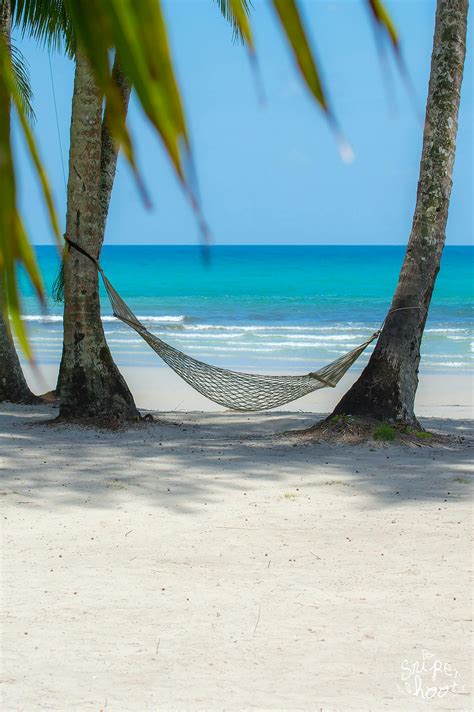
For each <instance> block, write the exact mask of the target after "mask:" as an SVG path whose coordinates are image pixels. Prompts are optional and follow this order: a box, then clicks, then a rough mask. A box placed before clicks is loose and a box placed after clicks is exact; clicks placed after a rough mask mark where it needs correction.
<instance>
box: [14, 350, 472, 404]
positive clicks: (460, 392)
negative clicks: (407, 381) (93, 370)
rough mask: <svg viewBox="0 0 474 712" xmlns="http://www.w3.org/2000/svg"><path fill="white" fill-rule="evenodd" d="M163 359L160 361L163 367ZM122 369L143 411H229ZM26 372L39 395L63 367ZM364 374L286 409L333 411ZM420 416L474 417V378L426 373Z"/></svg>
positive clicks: (176, 381)
mask: <svg viewBox="0 0 474 712" xmlns="http://www.w3.org/2000/svg"><path fill="white" fill-rule="evenodd" d="M160 363H161V361H160V360H159V359H158V357H157V364H160ZM121 371H122V373H123V375H124V376H125V379H126V381H127V383H128V385H129V387H130V389H131V391H132V393H133V395H134V397H135V401H136V403H137V405H138V406H139V407H140V408H146V409H149V410H158V409H159V410H164V411H174V410H176V411H184V412H189V411H193V410H200V411H201V410H204V411H207V412H224V408H222V407H221V406H219V405H216V404H215V403H212V401H209V400H208V399H207V398H204V396H201V395H200V394H199V393H196V391H194V390H193V389H192V388H191V387H190V386H188V384H187V383H185V382H184V381H183V380H182V379H181V378H179V376H177V375H176V374H175V373H174V372H173V371H172V370H171V369H169V368H167V367H160V366H159V365H158V366H157V367H156V368H139V367H133V366H132V367H130V366H128V367H124V368H122V367H121ZM25 372H26V374H27V376H28V379H29V381H30V383H31V386H32V388H33V390H34V391H35V392H38V393H44V392H45V391H47V390H51V389H52V388H54V387H55V385H56V380H57V374H58V367H57V366H50V365H40V367H39V376H40V377H38V375H36V376H35V374H33V373H32V372H31V369H29V368H28V366H25ZM357 377H358V373H357V372H356V371H355V369H353V370H352V371H350V372H349V373H348V374H347V375H346V376H345V377H344V378H343V379H342V381H341V382H340V383H339V384H338V386H337V388H325V389H323V390H320V391H315V392H314V393H311V394H310V395H308V396H305V397H304V398H300V399H299V400H297V401H295V402H294V403H289V404H288V405H286V406H284V410H285V411H286V412H298V413H301V412H316V413H324V412H330V411H331V410H332V408H333V407H334V406H335V405H336V403H337V402H338V401H339V400H340V398H341V396H342V395H343V394H344V393H345V392H346V391H347V390H348V388H349V387H350V385H351V384H352V383H353V382H354V381H355V380H356V378H357ZM416 412H417V414H419V415H420V416H422V417H426V416H434V417H437V418H472V417H473V413H474V392H473V380H472V377H470V376H468V375H467V374H465V373H462V374H459V375H458V374H455V373H454V374H453V373H448V374H446V375H444V374H443V375H441V374H436V375H434V374H424V373H422V374H421V376H420V384H419V387H418V391H417V398H416Z"/></svg>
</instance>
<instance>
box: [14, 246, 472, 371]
mask: <svg viewBox="0 0 474 712" xmlns="http://www.w3.org/2000/svg"><path fill="white" fill-rule="evenodd" d="M36 250H37V255H38V260H39V264H40V268H41V272H42V274H43V278H44V283H45V288H46V291H47V292H48V294H49V296H48V300H47V311H46V313H42V312H41V309H40V307H39V305H38V302H37V300H36V299H35V297H34V295H33V293H32V290H31V287H30V286H29V285H28V284H27V283H26V281H25V280H24V279H22V280H21V283H22V294H23V302H22V304H23V314H24V318H25V321H26V322H27V325H28V330H29V336H30V340H31V343H32V345H33V348H34V351H35V355H36V358H37V360H38V361H39V362H42V363H57V362H59V359H60V356H61V340H62V305H61V304H56V303H55V302H54V300H53V299H52V297H51V296H50V294H51V286H52V283H53V281H54V278H55V275H56V272H57V268H58V254H57V251H56V249H55V248H54V247H49V246H39V247H37V248H36ZM404 251H405V249H404V247H401V246H400V247H398V246H350V247H349V246H215V247H212V248H211V250H210V259H209V260H208V261H206V260H204V259H203V253H202V248H201V247H199V246H106V247H104V250H103V255H102V266H103V268H104V271H105V273H106V274H107V276H108V278H109V279H110V281H111V282H112V284H113V285H114V287H115V288H116V289H117V291H118V292H119V293H120V294H121V296H122V297H123V298H124V299H125V301H126V302H127V303H128V304H129V306H130V307H131V308H132V310H133V311H134V312H135V314H137V315H138V316H139V318H140V319H141V320H142V321H143V322H144V323H145V324H146V326H147V327H148V328H149V329H150V330H151V331H153V332H154V333H155V334H157V335H158V336H159V337H160V338H162V339H164V340H166V341H168V342H169V343H170V344H172V345H173V346H175V347H177V348H179V349H181V350H183V351H186V352H187V353H189V354H191V355H193V356H195V357H197V358H200V359H203V360H206V361H208V362H210V363H213V364H217V365H222V366H225V367H228V368H237V369H238V368H241V369H244V370H248V369H253V370H260V371H264V372H266V371H278V372H282V373H283V372H288V373H293V372H306V371H309V370H314V369H315V368H316V367H317V366H319V365H322V364H324V363H328V362H330V361H332V360H334V359H335V358H337V357H338V356H339V355H341V354H342V353H344V352H345V351H348V350H350V349H352V348H353V347H354V346H356V345H357V344H359V343H360V342H362V341H363V340H364V339H365V338H366V337H367V336H369V335H370V334H371V333H372V332H373V331H375V330H376V329H377V328H378V327H379V326H380V324H381V322H382V321H383V318H384V316H385V314H386V312H387V310H388V308H389V305H390V301H391V297H392V294H393V291H394V288H395V285H396V282H397V277H398V272H399V269H400V266H401V263H402V260H403V255H404ZM473 258H474V248H472V247H447V248H446V249H445V251H444V255H443V259H442V265H441V271H440V274H439V277H438V280H437V284H436V289H435V294H434V297H433V301H432V306H431V310H430V314H429V318H428V323H427V327H426V331H425V336H424V339H423V347H422V363H421V369H422V370H423V371H431V372H433V371H438V372H454V371H456V372H459V371H472V369H473V364H474V353H473V351H474V346H473V339H472V336H473V330H472V326H473V313H472V297H473V286H474V259H473ZM101 296H102V318H103V323H104V328H105V333H106V336H107V341H108V343H109V344H110V348H111V350H112V353H113V356H114V358H115V360H116V361H117V363H118V364H119V365H135V366H161V365H163V364H162V362H161V361H160V359H159V358H158V357H157V356H156V354H155V353H154V352H153V351H151V349H150V348H149V347H148V346H147V345H146V344H145V343H144V342H143V341H142V340H141V339H140V338H139V337H138V335H137V334H136V333H135V332H134V331H132V330H131V329H129V328H128V327H126V326H125V325H123V324H122V323H121V322H119V321H117V320H116V319H114V317H113V316H112V314H111V308H110V304H109V302H108V300H107V297H106V295H105V292H104V290H103V288H102V285H101ZM367 358H368V354H365V355H364V356H363V357H362V358H361V359H360V361H359V362H358V364H357V367H358V368H361V367H362V366H363V364H364V363H365V362H366V360H367Z"/></svg>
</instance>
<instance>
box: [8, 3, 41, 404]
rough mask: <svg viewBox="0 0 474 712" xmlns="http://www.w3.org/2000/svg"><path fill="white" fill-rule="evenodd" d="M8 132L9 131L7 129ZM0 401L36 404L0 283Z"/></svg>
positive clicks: (9, 13) (9, 25)
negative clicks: (18, 352) (15, 340)
mask: <svg viewBox="0 0 474 712" xmlns="http://www.w3.org/2000/svg"><path fill="white" fill-rule="evenodd" d="M10 32H11V6H10V0H3V2H1V3H0V34H2V35H4V36H5V37H6V40H7V43H8V44H9V42H10ZM10 108H11V107H10V101H8V106H3V107H2V106H0V111H1V112H5V113H4V121H8V122H10ZM8 130H9V129H8ZM0 401H9V402H10V403H36V402H39V398H37V397H36V396H35V395H34V394H33V393H32V392H31V391H30V389H29V387H28V384H27V382H26V379H25V376H24V375H23V371H22V369H21V365H20V359H19V358H18V354H17V352H16V350H15V345H14V343H13V339H12V335H11V331H10V324H9V322H8V316H7V315H6V311H5V308H4V298H3V288H2V286H1V281H0Z"/></svg>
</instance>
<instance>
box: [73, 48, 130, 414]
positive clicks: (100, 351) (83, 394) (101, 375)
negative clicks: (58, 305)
mask: <svg viewBox="0 0 474 712" xmlns="http://www.w3.org/2000/svg"><path fill="white" fill-rule="evenodd" d="M115 160H116V158H115ZM101 161H102V98H101V97H100V96H99V94H98V92H97V89H96V86H95V82H94V79H93V75H92V73H91V70H90V68H89V65H88V62H87V60H85V59H84V57H82V55H81V54H80V53H79V52H78V53H77V56H76V72H75V78H74V94H73V101H72V118H71V133H70V150H69V178H68V194H67V202H68V205H67V214H66V236H67V237H69V238H70V239H71V240H73V241H74V242H76V243H77V244H79V245H80V246H81V247H83V248H84V249H85V250H86V251H87V252H88V253H89V254H91V255H93V256H95V257H97V256H98V255H99V252H100V247H101V244H102V239H103V228H104V227H105V219H103V221H102V222H101V219H100V218H99V216H100V202H101V201H100V188H101ZM114 172H115V169H114ZM112 182H113V181H112ZM59 407H60V417H66V418H83V417H86V418H90V417H98V418H120V419H130V418H137V417H138V415H139V414H138V411H137V409H136V406H135V403H134V401H133V397H132V395H131V393H130V391H129V389H128V387H127V385H126V383H125V380H124V379H123V377H122V375H121V374H120V372H119V370H118V368H117V366H116V365H115V363H114V361H113V359H112V356H111V353H110V350H109V347H108V345H107V342H106V340H105V335H104V330H103V327H102V321H101V318H100V302H99V290H98V274H97V270H96V268H95V266H94V265H93V264H92V262H91V261H90V260H88V259H87V258H86V257H84V256H83V255H82V254H81V253H79V252H78V251H76V250H74V249H72V250H69V252H68V253H67V256H66V259H65V264H64V344H63V355H62V359H61V367H60V374H59Z"/></svg>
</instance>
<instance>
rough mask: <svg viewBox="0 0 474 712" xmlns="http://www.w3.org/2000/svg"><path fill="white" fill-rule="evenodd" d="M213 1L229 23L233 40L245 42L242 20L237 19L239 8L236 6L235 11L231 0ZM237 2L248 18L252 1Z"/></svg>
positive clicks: (239, 0) (241, 0) (240, 0)
mask: <svg viewBox="0 0 474 712" xmlns="http://www.w3.org/2000/svg"><path fill="white" fill-rule="evenodd" d="M214 2H216V3H217V5H218V6H219V10H220V11H221V13H222V15H223V17H224V18H225V19H226V20H227V22H229V23H230V25H231V27H232V39H233V40H234V41H240V42H242V43H244V42H246V41H247V39H248V38H246V33H245V31H244V30H243V28H242V22H241V20H240V19H239V14H240V13H239V9H238V8H237V12H236V7H235V3H234V2H233V0H214ZM238 2H239V5H240V7H241V9H242V11H243V12H244V14H245V15H246V17H247V18H248V17H249V16H250V11H251V9H252V8H253V6H252V3H251V2H250V0H238Z"/></svg>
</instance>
